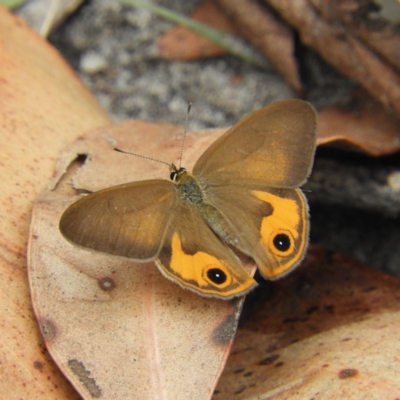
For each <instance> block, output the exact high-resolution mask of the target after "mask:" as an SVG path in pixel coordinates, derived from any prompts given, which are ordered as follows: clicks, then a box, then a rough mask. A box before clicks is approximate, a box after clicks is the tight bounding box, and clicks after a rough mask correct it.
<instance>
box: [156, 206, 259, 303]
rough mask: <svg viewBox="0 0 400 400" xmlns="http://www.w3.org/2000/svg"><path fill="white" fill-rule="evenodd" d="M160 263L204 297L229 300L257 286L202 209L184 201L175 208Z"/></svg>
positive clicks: (163, 271)
mask: <svg viewBox="0 0 400 400" xmlns="http://www.w3.org/2000/svg"><path fill="white" fill-rule="evenodd" d="M157 265H158V266H159V268H160V270H161V272H162V273H163V274H164V275H165V276H167V277H168V278H170V279H172V280H174V281H176V282H178V283H179V284H180V285H181V286H183V287H186V288H189V289H191V290H193V291H195V292H198V293H200V294H202V295H204V296H210V297H220V298H224V299H228V298H231V297H234V296H239V295H243V294H245V293H247V292H248V291H249V290H251V288H253V287H254V286H256V282H255V281H254V280H253V278H252V277H251V276H250V275H249V274H248V273H247V272H246V270H245V269H244V268H243V267H242V265H241V263H240V261H239V259H238V258H237V257H236V256H235V254H234V253H233V252H232V250H230V249H229V247H227V246H226V245H224V244H223V243H222V242H221V241H220V240H219V239H218V238H217V237H216V235H215V233H214V232H213V231H212V230H211V229H210V227H209V226H208V225H207V223H206V222H205V220H204V218H203V216H202V215H201V213H200V211H199V210H198V209H197V208H196V207H193V206H191V205H189V204H188V203H186V202H185V201H181V202H180V203H179V205H177V206H176V207H175V208H174V216H173V219H172V221H171V224H170V227H169V229H168V231H167V234H166V236H165V239H164V243H163V245H162V248H161V251H160V253H159V256H158V258H157Z"/></svg>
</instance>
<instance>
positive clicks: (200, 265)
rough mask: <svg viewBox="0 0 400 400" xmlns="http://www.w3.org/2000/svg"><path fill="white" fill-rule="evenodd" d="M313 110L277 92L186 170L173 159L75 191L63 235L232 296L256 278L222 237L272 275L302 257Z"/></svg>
mask: <svg viewBox="0 0 400 400" xmlns="http://www.w3.org/2000/svg"><path fill="white" fill-rule="evenodd" d="M316 121H317V120H316V112H315V110H314V108H313V107H312V106H311V105H310V104H309V103H307V102H304V101H301V100H294V99H292V100H283V101H278V102H275V103H273V104H271V105H269V106H266V107H264V108H261V109H259V110H257V111H255V112H253V113H252V114H250V115H248V116H247V117H245V118H243V119H242V120H241V121H239V123H237V124H236V125H235V126H234V127H233V128H231V129H230V130H229V131H228V132H226V133H225V134H224V135H222V136H221V137H220V138H219V139H217V140H216V141H215V142H214V143H213V144H212V145H211V146H210V147H209V148H208V149H207V150H206V151H205V152H204V153H203V155H202V156H201V157H200V158H199V159H198V161H197V162H196V164H195V166H194V168H193V174H189V173H188V172H187V171H186V170H185V169H184V168H179V169H178V168H176V167H175V166H174V165H172V166H171V176H170V178H171V181H167V180H160V179H152V180H146V181H139V182H132V183H127V184H123V185H119V186H115V187H111V188H108V189H105V190H100V191H99V192H96V193H93V194H90V195H88V196H85V197H83V198H82V199H80V200H79V201H77V202H76V203H74V204H72V205H71V206H70V207H69V208H68V209H67V210H66V211H65V212H64V214H63V215H62V217H61V221H60V230H61V232H62V234H63V235H64V236H65V237H66V238H67V239H68V240H70V241H71V242H73V243H75V244H77V245H80V246H83V247H87V248H90V249H94V250H97V251H101V252H105V253H109V254H114V255H118V256H124V257H129V258H132V259H134V260H136V261H142V262H144V261H149V260H154V259H155V262H156V264H157V266H158V268H159V269H160V271H161V272H162V273H163V274H164V275H165V276H166V277H167V278H169V279H172V280H173V281H175V282H177V283H178V284H179V285H181V286H182V287H184V288H187V289H190V290H193V291H194V292H196V293H198V294H200V295H203V296H209V297H218V298H221V299H230V298H232V297H235V296H242V295H245V294H246V293H248V292H249V291H250V290H251V289H252V288H253V287H255V286H256V282H255V281H254V279H253V278H252V277H251V276H250V275H249V274H248V273H247V272H246V270H245V269H244V268H243V267H242V265H241V263H240V261H239V259H238V258H237V256H236V255H235V254H234V252H233V251H232V250H231V249H230V248H229V246H228V245H230V246H234V247H235V248H237V249H239V250H240V251H241V252H243V253H244V254H246V255H249V256H251V257H252V258H253V259H254V261H255V262H256V264H257V266H258V268H259V270H260V272H261V275H262V276H263V277H264V278H266V279H276V278H279V277H282V276H283V275H285V274H287V273H288V272H289V271H290V270H292V269H293V268H294V267H296V266H297V265H298V264H299V263H300V261H301V260H302V258H303V256H304V253H305V251H306V248H307V244H308V231H309V220H308V207H307V201H306V199H305V197H304V195H303V193H302V192H301V190H300V189H298V187H299V186H300V185H302V184H303V183H304V182H305V180H306V179H307V177H308V175H309V173H310V170H311V167H312V163H313V158H314V152H315V142H316V127H317V122H316Z"/></svg>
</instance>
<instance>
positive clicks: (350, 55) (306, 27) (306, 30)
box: [241, 0, 400, 114]
mask: <svg viewBox="0 0 400 400" xmlns="http://www.w3.org/2000/svg"><path fill="white" fill-rule="evenodd" d="M241 1H246V0H241ZM247 1H248V0H247ZM264 2H265V3H267V4H268V5H269V6H271V7H273V8H274V9H275V10H276V12H277V13H279V14H280V15H281V17H282V18H283V19H284V20H285V21H287V22H288V23H289V24H290V25H292V26H293V27H294V28H295V29H296V30H297V31H298V33H299V36H300V39H301V41H302V42H303V43H304V44H305V45H306V46H309V47H311V48H313V49H314V50H316V51H317V52H318V53H319V55H320V56H321V57H323V58H324V59H325V60H326V61H327V62H329V63H330V64H331V65H333V66H334V67H335V68H336V69H337V70H338V71H339V72H340V73H342V74H343V75H345V76H347V77H349V78H350V79H353V80H355V81H356V82H358V83H359V84H360V85H361V86H362V87H363V88H364V89H365V90H367V91H368V92H369V93H370V94H371V95H372V96H374V97H375V98H377V99H378V100H379V101H380V102H382V104H384V105H386V106H389V107H391V108H392V109H393V110H394V111H395V112H397V113H398V114H399V113H400V73H399V72H398V71H397V70H396V69H394V68H392V66H391V65H390V64H388V63H386V62H385V61H384V60H383V59H382V58H381V57H380V56H379V55H378V54H376V53H375V52H374V51H373V50H371V48H370V47H369V46H368V45H366V44H365V43H363V42H362V41H361V40H360V39H359V38H357V37H356V36H355V35H353V33H352V32H351V31H349V30H347V29H346V28H345V27H344V26H343V23H342V22H341V21H330V20H328V21H327V20H325V19H324V18H323V16H322V15H321V13H320V12H319V11H318V10H317V9H315V8H314V6H313V5H312V4H311V0H297V1H287V0H286V1H282V0H264Z"/></svg>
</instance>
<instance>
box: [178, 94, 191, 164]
mask: <svg viewBox="0 0 400 400" xmlns="http://www.w3.org/2000/svg"><path fill="white" fill-rule="evenodd" d="M192 105H193V103H192V102H191V101H190V102H189V104H188V109H187V113H186V120H185V130H184V132H183V139H182V145H181V154H180V155H179V168H181V164H182V156H183V148H184V147H185V140H186V133H187V123H188V120H189V113H190V110H191V109H192Z"/></svg>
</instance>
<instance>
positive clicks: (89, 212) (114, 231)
mask: <svg viewBox="0 0 400 400" xmlns="http://www.w3.org/2000/svg"><path fill="white" fill-rule="evenodd" d="M176 196H177V194H176V190H175V187H174V184H173V183H172V182H169V181H166V180H148V181H141V182H134V183H128V184H125V185H120V186H114V187H111V188H108V189H104V190H100V191H99V192H96V193H93V194H91V195H89V196H85V197H83V198H81V199H80V200H79V201H77V202H76V203H74V204H72V205H71V206H70V207H69V208H68V209H67V210H66V211H65V212H64V214H63V215H62V217H61V220H60V230H61V232H62V234H63V235H64V236H65V237H66V238H67V239H69V240H70V241H71V242H73V243H75V244H78V245H79V246H82V247H88V248H90V249H93V250H97V251H101V252H104V253H110V254H115V255H119V256H124V257H130V258H133V259H136V260H142V261H145V260H148V259H151V258H154V257H155V256H156V254H157V253H158V251H159V249H160V246H161V243H162V240H163V238H164V234H165V231H166V228H167V225H168V220H169V218H170V216H171V209H172V208H173V206H174V204H175V203H176Z"/></svg>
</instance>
